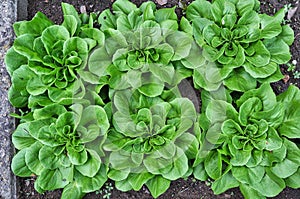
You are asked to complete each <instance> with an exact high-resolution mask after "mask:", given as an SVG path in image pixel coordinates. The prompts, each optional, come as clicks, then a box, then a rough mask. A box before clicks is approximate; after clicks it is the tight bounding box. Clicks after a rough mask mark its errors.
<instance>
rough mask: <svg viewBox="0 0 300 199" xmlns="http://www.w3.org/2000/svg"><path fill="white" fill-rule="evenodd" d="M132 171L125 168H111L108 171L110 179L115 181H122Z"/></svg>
mask: <svg viewBox="0 0 300 199" xmlns="http://www.w3.org/2000/svg"><path fill="white" fill-rule="evenodd" d="M129 173H130V169H129V168H128V169H123V170H115V169H110V170H109V172H108V177H109V179H112V180H114V181H122V180H125V179H126V178H127V177H128V175H129Z"/></svg>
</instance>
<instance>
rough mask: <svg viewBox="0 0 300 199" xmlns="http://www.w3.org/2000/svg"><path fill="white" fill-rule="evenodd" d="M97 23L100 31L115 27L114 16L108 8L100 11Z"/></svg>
mask: <svg viewBox="0 0 300 199" xmlns="http://www.w3.org/2000/svg"><path fill="white" fill-rule="evenodd" d="M98 23H99V25H100V29H101V30H102V31H104V30H107V29H109V28H113V29H116V28H117V24H116V16H115V15H113V14H112V13H111V11H110V10H109V9H106V10H104V11H103V12H101V13H100V15H99V17H98Z"/></svg>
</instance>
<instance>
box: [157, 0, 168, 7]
mask: <svg viewBox="0 0 300 199" xmlns="http://www.w3.org/2000/svg"><path fill="white" fill-rule="evenodd" d="M156 2H157V3H158V4H159V5H161V6H162V5H165V4H167V3H168V0H156Z"/></svg>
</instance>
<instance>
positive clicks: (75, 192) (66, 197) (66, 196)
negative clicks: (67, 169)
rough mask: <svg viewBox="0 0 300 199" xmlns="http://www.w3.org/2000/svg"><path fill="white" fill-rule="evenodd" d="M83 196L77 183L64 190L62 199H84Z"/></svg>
mask: <svg viewBox="0 0 300 199" xmlns="http://www.w3.org/2000/svg"><path fill="white" fill-rule="evenodd" d="M83 196H84V194H83V193H82V191H81V187H80V186H79V185H78V184H77V183H76V182H72V183H70V184H68V185H67V186H66V187H65V188H64V190H63V192H62V194H61V199H70V198H82V197H83Z"/></svg>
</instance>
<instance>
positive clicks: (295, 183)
mask: <svg viewBox="0 0 300 199" xmlns="http://www.w3.org/2000/svg"><path fill="white" fill-rule="evenodd" d="M299 179H300V168H298V170H297V172H295V173H294V174H293V175H291V176H289V177H288V178H286V179H285V183H286V186H288V187H291V188H293V189H299V188H300V181H299Z"/></svg>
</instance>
